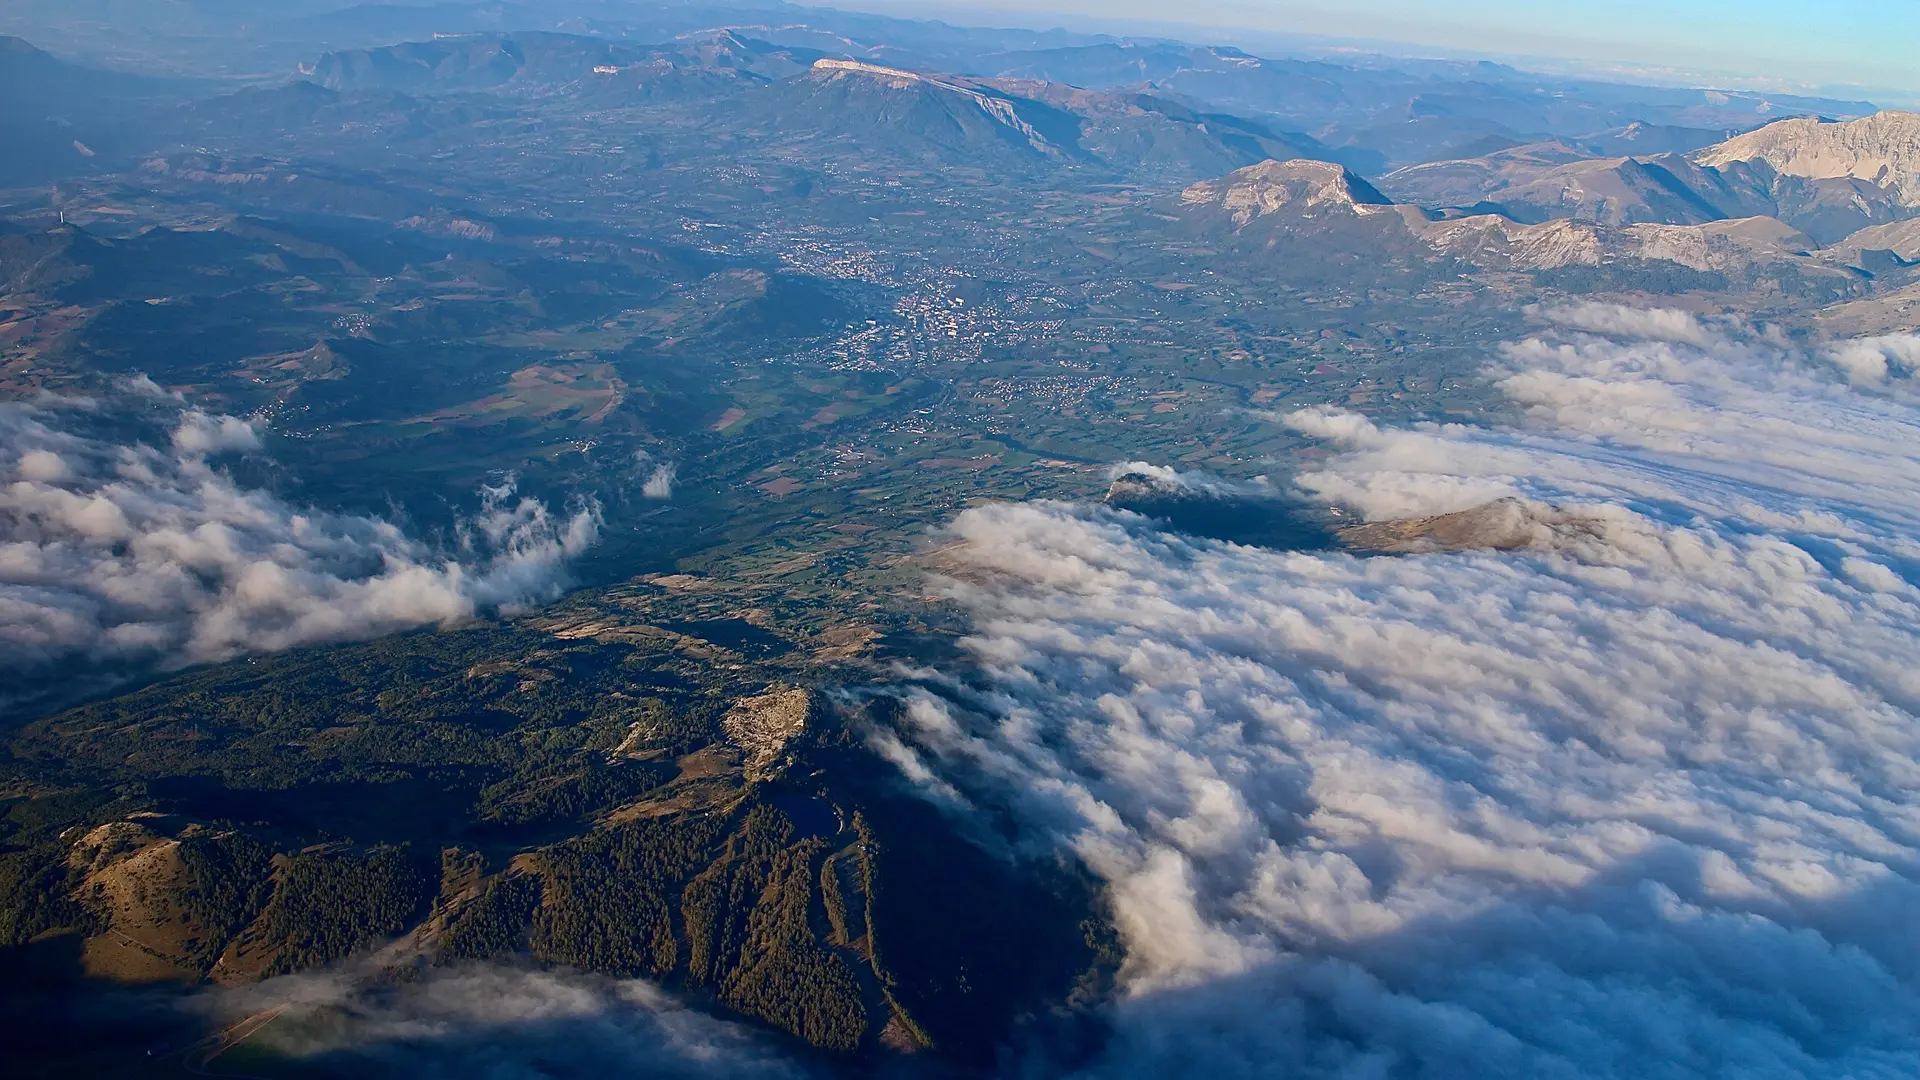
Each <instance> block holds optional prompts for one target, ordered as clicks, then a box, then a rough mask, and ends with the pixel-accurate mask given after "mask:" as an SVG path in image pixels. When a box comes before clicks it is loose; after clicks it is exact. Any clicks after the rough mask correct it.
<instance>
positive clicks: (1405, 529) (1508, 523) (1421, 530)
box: [1335, 499, 1603, 555]
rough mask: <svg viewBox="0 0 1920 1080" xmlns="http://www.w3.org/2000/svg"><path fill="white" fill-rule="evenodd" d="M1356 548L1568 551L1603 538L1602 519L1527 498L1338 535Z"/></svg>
mask: <svg viewBox="0 0 1920 1080" xmlns="http://www.w3.org/2000/svg"><path fill="white" fill-rule="evenodd" d="M1335 535H1336V537H1337V539H1338V540H1339V541H1340V543H1341V544H1342V545H1344V546H1345V547H1348V548H1351V549H1353V550H1355V551H1365V552H1372V553H1376V554H1388V555H1418V554H1427V553H1432V552H1441V551H1521V550H1541V551H1553V550H1565V549H1569V548H1574V547H1580V546H1588V545H1591V544H1594V543H1596V542H1603V541H1602V540H1601V536H1600V523H1599V522H1598V521H1595V520H1593V519H1591V518H1586V517H1583V516H1581V515H1579V514H1577V513H1572V512H1569V511H1565V510H1561V509H1559V508H1557V507H1551V506H1545V505H1543V504H1540V503H1535V502H1528V501H1526V500H1523V499H1496V500H1495V501H1493V502H1490V503H1487V504H1486V505H1485V506H1476V507H1474V508H1473V509H1471V510H1461V511H1458V512H1456V513H1451V514H1438V515H1435V516H1433V517H1421V518H1403V519H1400V520H1397V521H1376V522H1370V523H1368V524H1366V525H1355V526H1352V527H1350V528H1346V529H1341V530H1340V531H1339V532H1338V533H1336V534H1335Z"/></svg>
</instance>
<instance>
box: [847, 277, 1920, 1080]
mask: <svg viewBox="0 0 1920 1080" xmlns="http://www.w3.org/2000/svg"><path fill="white" fill-rule="evenodd" d="M1538 314H1539V315H1540V317H1541V319H1542V321H1543V323H1545V324H1546V325H1545V326H1544V328H1543V329H1542V330H1541V331H1540V332H1539V333H1537V334H1536V335H1534V336H1532V337H1530V338H1529V339H1527V340H1525V341H1521V342H1518V343H1516V344H1512V345H1510V346H1508V347H1506V348H1505V349H1504V350H1502V351H1501V353H1500V355H1499V357H1498V359H1497V361H1496V371H1495V373H1494V374H1495V379H1496V381H1497V385H1498V387H1499V389H1500V391H1501V392H1502V393H1503V394H1504V395H1505V397H1506V398H1507V399H1508V401H1509V402H1510V403H1511V404H1512V405H1513V406H1514V409H1513V411H1512V415H1513V416H1514V417H1516V419H1514V420H1512V421H1511V422H1509V423H1505V424H1502V425H1499V426H1495V427H1478V426H1457V425H1438V424H1433V425H1419V426H1414V427H1410V428H1389V427H1382V426H1379V425H1377V424H1375V423H1373V422H1371V421H1369V420H1367V419H1366V418H1364V417H1361V416H1358V415H1355V414H1351V413H1347V412H1341V411H1338V410H1332V409H1313V410H1306V411H1300V412H1294V413H1290V414H1286V415H1279V416H1275V417H1273V419H1274V420H1275V421H1276V422H1278V423H1283V424H1287V425H1289V426H1291V427H1293V428H1295V429H1297V430H1299V431H1301V432H1304V433H1307V434H1309V435H1311V436H1313V437H1316V438H1318V439H1321V440H1324V441H1325V442H1326V444H1327V445H1328V446H1329V447H1330V448H1331V449H1333V450H1334V451H1335V453H1334V454H1333V456H1332V457H1330V458H1329V459H1326V460H1325V461H1324V462H1323V463H1322V464H1321V465H1320V466H1319V467H1317V468H1315V469H1314V470H1313V471H1311V472H1308V473H1305V474H1303V475H1301V476H1299V477H1298V478H1297V484H1298V487H1299V488H1300V490H1301V491H1302V492H1303V493H1304V494H1306V495H1308V496H1309V497H1311V498H1313V499H1315V500H1318V501H1320V502H1322V503H1324V504H1330V505H1333V506H1337V507H1339V508H1341V509H1342V510H1343V511H1345V512H1346V513H1347V514H1348V515H1349V518H1350V519H1352V518H1365V519H1368V520H1387V519H1398V518H1406V517H1417V516H1422V515H1433V514H1441V513H1448V512H1453V511H1459V510H1465V509H1470V508H1473V507H1476V506H1480V505H1484V504H1486V503H1488V502H1489V501H1491V500H1495V499H1513V500H1518V501H1519V502H1520V503H1521V504H1522V505H1524V506H1527V507H1530V508H1533V510H1534V511H1535V512H1536V513H1535V517H1536V520H1537V521H1539V522H1540V523H1541V525H1540V527H1539V529H1538V530H1537V532H1536V534H1535V538H1534V542H1533V543H1532V544H1531V545H1530V546H1528V547H1526V548H1524V549H1522V550H1519V551H1513V552H1505V553H1490V552H1442V553H1434V554H1427V555H1414V556H1401V557H1361V556H1357V555H1349V554H1343V553H1328V552H1300V551H1282V550H1271V549H1263V548H1255V547H1241V546H1234V545H1230V544H1225V543H1220V542H1216V541H1208V540H1199V539H1193V538H1186V537H1181V536H1176V535H1172V534H1169V533H1167V532H1165V531H1162V530H1160V529H1157V528H1154V527H1153V526H1152V525H1151V523H1149V522H1147V521H1146V520H1145V519H1142V518H1138V517H1135V516H1131V515H1126V514H1122V513H1116V512H1114V511H1112V510H1108V509H1106V508H1097V507H1086V506H1071V505H1063V504H1025V505H996V506H984V507H979V508H975V509H971V510H968V511H966V512H965V513H964V514H962V515H961V516H960V517H959V518H958V520H957V521H955V522H954V524H953V525H952V527H951V536H952V538H953V539H955V540H957V541H959V543H957V544H956V545H955V546H954V547H953V548H952V549H951V550H950V551H949V552H948V553H947V555H946V558H947V559H949V560H951V561H950V563H949V565H951V566H953V568H954V570H953V573H952V575H951V579H950V580H949V581H948V582H947V583H946V585H945V588H946V590H947V591H948V593H949V594H950V595H951V596H952V597H953V598H954V599H956V600H957V601H958V602H960V603H961V604H963V605H964V606H965V607H966V608H967V609H968V610H969V611H970V612H971V614H972V617H973V620H974V626H975V631H974V634H973V636H972V637H971V638H969V639H968V640H967V642H966V645H967V648H968V649H969V650H970V651H971V653H972V655H973V657H974V658H975V659H976V660H977V662H978V664H977V668H978V670H977V672H976V673H975V674H974V675H973V676H971V677H967V678H958V677H955V676H953V675H951V674H945V675H942V674H938V673H933V672H923V673H921V676H922V678H921V687H922V689H920V690H919V691H918V692H916V693H915V694H914V695H913V696H912V698H911V700H910V702H909V705H908V708H907V709H906V718H905V720H904V721H903V722H902V724H901V726H900V727H899V729H898V730H897V731H891V732H887V733H885V734H882V735H878V736H876V739H877V745H878V746H879V748H880V749H881V750H882V751H883V752H885V753H886V754H887V755H889V756H890V757H892V758H893V759H894V760H895V761H897V762H898V763H899V764H900V765H901V766H902V768H903V771H904V772H905V773H906V774H907V775H908V776H910V777H911V778H913V779H915V780H916V781H918V782H919V783H921V784H922V785H924V786H925V787H926V788H927V790H928V791H929V793H930V797H933V798H937V799H940V800H942V801H945V802H947V803H949V804H952V805H954V806H956V807H957V808H960V809H961V810H963V811H964V808H965V806H966V805H967V804H968V803H969V801H971V802H973V803H986V802H991V803H993V804H996V805H1008V806H1011V807H1013V808H1014V809H1015V811H1016V815H1017V817H1018V819H1019V820H1020V821H1021V822H1023V823H1024V826H1025V827H1026V838H1027V842H1028V843H1031V844H1034V845H1037V846H1040V847H1046V846H1048V845H1061V846H1065V847H1068V848H1071V850H1073V851H1074V852H1076V853H1077V854H1078V855H1079V856H1080V857H1081V858H1082V859H1083V860H1084V861H1085V862H1086V864H1087V865H1089V866H1090V867H1091V868H1092V869H1093V870H1094V871H1095V872H1097V873H1098V874H1099V875H1101V876H1102V877H1103V878H1104V879H1105V880H1106V881H1107V882H1108V883H1109V884H1110V891H1111V896H1112V902H1113V912H1114V916H1115V918H1116V921H1117V924H1118V928H1119V930H1120V932H1121V934H1122V936H1123V939H1124V943H1125V946H1126V956H1127V959H1126V965H1125V969H1124V971H1123V973H1122V982H1123V986H1124V993H1123V997H1122V1000H1120V1001H1119V1002H1117V1003H1116V1004H1115V1005H1114V1007H1113V1011H1112V1020H1113V1025H1114V1033H1115V1034H1114V1043H1113V1045H1112V1046H1111V1047H1110V1049H1109V1051H1108V1052H1107V1053H1106V1054H1105V1055H1104V1057H1103V1058H1102V1059H1101V1060H1100V1061H1099V1062H1098V1063H1097V1064H1095V1065H1093V1066H1090V1067H1085V1068H1084V1071H1085V1072H1086V1073H1087V1074H1090V1075H1095V1076H1114V1077H1129V1076H1153V1077H1156V1078H1166V1077H1185V1076H1196V1077H1198V1076H1204V1077H1207V1078H1208V1080H1226V1078H1231V1077H1242V1076H1245V1077H1256V1076H1257V1077H1272V1076H1286V1077H1297V1078H1314V1077H1342V1078H1348V1077H1351V1078H1361V1077H1368V1078H1371V1077H1418V1078H1453V1077H1462V1078H1464V1077H1474V1078H1486V1077H1516V1078H1517V1077H1524V1078H1528V1080H1554V1078H1567V1080H1573V1078H1606V1077H1622V1078H1625V1077H1632V1078H1652V1077H1676V1078H1678V1077H1743V1078H1764V1077H1820V1076H1831V1077H1842V1076H1845V1077H1855V1078H1868V1077H1887V1078H1893V1077H1912V1076H1916V1075H1920V919H1916V918H1915V915H1914V913H1915V912H1916V911H1920V664H1917V663H1916V662H1915V661H1916V658H1920V539H1916V538H1920V395H1916V393H1915V380H1914V377H1913V376H1914V373H1915V366H1916V363H1920V339H1915V338H1911V337H1892V338H1879V339H1871V340H1864V341H1853V342H1847V343H1843V344H1839V345H1834V346H1802V345H1796V344H1794V343H1792V342H1790V341H1788V340H1787V339H1786V338H1784V337H1782V336H1781V335H1779V334H1777V333H1774V332H1772V331H1770V330H1767V329H1765V328H1758V327H1753V326H1749V325H1746V324H1744V323H1740V322H1737V321H1732V320H1708V319H1702V318H1697V317H1694V316H1691V315H1687V314H1684V313H1680V312H1672V311H1655V312H1644V311H1635V310H1630V309H1624V308H1618V307H1607V306H1598V305H1593V306H1585V307H1579V308H1572V309H1564V310H1557V311H1545V312H1540V313H1538ZM1568 522H1574V523H1577V527H1567V526H1566V523H1568Z"/></svg>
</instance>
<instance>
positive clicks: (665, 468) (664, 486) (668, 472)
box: [640, 465, 674, 499]
mask: <svg viewBox="0 0 1920 1080" xmlns="http://www.w3.org/2000/svg"><path fill="white" fill-rule="evenodd" d="M673 478H674V467H673V466H672V465H659V466H656V467H655V468H654V470H653V472H652V473H650V474H649V475H648V476H647V482H646V483H645V484H643V485H641V488H640V494H642V495H644V496H645V497H647V498H649V499H671V498H673Z"/></svg>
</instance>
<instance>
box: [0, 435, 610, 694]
mask: <svg viewBox="0 0 1920 1080" xmlns="http://www.w3.org/2000/svg"><path fill="white" fill-rule="evenodd" d="M143 409H145V410H146V411H144V412H140V413H139V414H138V415H133V414H110V413H108V412H103V411H101V410H100V409H98V408H88V409H74V408H68V407H64V405H63V403H61V402H58V401H49V402H41V403H37V404H20V403H15V404H7V405H0V670H6V671H11V672H14V673H32V672H43V671H46V670H48V669H50V668H52V667H53V666H54V665H58V664H62V663H63V662H71V661H78V662H83V663H90V664H103V665H109V666H116V665H117V666H120V667H126V666H133V665H158V666H161V667H172V666H180V665H184V664H191V663H197V662H202V661H209V660H219V659H224V658H227V657H231V656H234V655H237V654H239V653H243V652H258V651H272V650H278V649H285V648H290V647H292V646H295V645H303V644H310V643H314V642H325V641H340V640H348V639H358V638H367V637H373V636H376V635H379V634H384V633H389V632H392V631H395V630H402V629H407V628H410V627H416V626H423V625H430V624H435V623H447V622H452V621H456V620H460V619H464V618H468V617H471V616H473V615H475V614H479V613H482V612H487V611H495V610H507V611H511V610H514V609H516V608H519V607H522V606H525V605H530V604H534V603H538V602H541V601H543V600H546V599H550V598H552V597H553V596H555V595H557V593H558V591H559V589H560V588H561V586H562V585H563V583H564V578H565V567H566V563H567V560H569V559H570V558H572V557H574V556H576V555H578V554H580V553H581V552H583V551H584V550H585V549H586V548H587V547H588V546H590V545H591V544H592V543H593V542H594V540H595V537H596V535H597V531H598V528H599V515H598V512H597V510H595V509H593V508H591V507H585V508H581V509H579V510H577V511H575V512H573V513H570V514H568V515H565V516H556V515H553V514H552V513H551V512H550V511H549V509H548V508H547V507H546V506H545V505H543V504H541V503H540V502H538V501H537V500H531V499H524V498H518V497H516V496H515V495H514V493H513V491H512V488H511V486H510V485H508V486H504V487H500V488H497V489H493V490H489V491H487V492H485V493H484V503H483V507H482V511H481V513H480V514H479V515H478V516H477V517H475V518H474V519H473V520H472V521H471V522H470V523H469V525H468V527H467V528H466V529H465V530H464V534H463V537H462V542H461V544H460V545H459V546H460V550H459V551H456V552H452V553H441V552H437V551H435V550H433V549H431V548H429V547H428V546H426V545H424V544H422V543H420V542H418V541H416V540H414V539H411V538H409V537H407V536H406V535H405V534H404V533H403V532H402V531H401V530H400V529H399V528H397V527H395V526H394V525H392V524H390V523H387V522H383V521H379V520H375V519H372V518H365V517H354V516H347V515H338V514H327V513H320V512H314V511H310V510H305V509H302V508H299V507H296V506H293V505H290V504H288V503H286V502H284V501H282V500H280V499H278V498H276V497H274V496H272V495H271V494H268V493H266V492H262V491H256V490H249V489H246V488H243V487H241V486H239V485H237V484H236V483H235V482H234V481H233V480H232V479H231V478H230V476H229V475H228V474H227V473H226V472H225V471H223V470H222V469H221V468H220V467H219V466H218V464H217V462H216V461H215V460H214V457H215V455H218V454H222V453H232V452H245V451H251V450H256V449H258V448H259V446H260V440H259V435H258V433H257V432H256V431H255V430H254V428H253V426H252V425H251V424H249V423H247V422H246V421H244V420H241V419H238V418H236V417H231V416H214V415H210V414H207V413H204V412H201V411H199V410H194V409H181V408H179V407H178V406H176V405H173V404H170V403H166V402H165V401H164V400H163V401H161V402H160V403H157V404H156V403H148V404H146V405H144V406H143ZM153 410H158V412H157V413H156V412H154V411H153ZM130 430H132V431H136V432H143V433H144V434H145V436H147V437H143V438H132V439H128V438H127V436H126V434H125V433H126V432H128V431H130Z"/></svg>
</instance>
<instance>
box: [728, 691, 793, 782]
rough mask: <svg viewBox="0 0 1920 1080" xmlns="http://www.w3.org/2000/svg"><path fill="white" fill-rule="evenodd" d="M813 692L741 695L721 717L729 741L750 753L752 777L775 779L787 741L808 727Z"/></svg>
mask: <svg viewBox="0 0 1920 1080" xmlns="http://www.w3.org/2000/svg"><path fill="white" fill-rule="evenodd" d="M812 711H813V695H812V694H811V693H809V692H808V691H806V690H801V689H787V690H775V691H772V692H770V693H766V694H760V695H758V696H756V697H749V698H741V699H740V700H739V701H736V702H734V704H733V708H731V709H729V710H728V711H727V715H726V717H725V718H724V719H722V720H721V721H720V726H721V728H722V730H724V731H725V732H726V733H727V739H728V741H730V742H732V743H733V745H735V746H737V747H739V748H740V751H741V752H742V753H743V754H744V755H745V756H746V762H745V769H746V775H747V779H748V780H767V779H771V778H772V777H773V776H774V775H775V773H777V772H778V765H779V762H780V758H781V755H783V754H784V753H785V752H786V749H787V744H788V743H790V742H792V741H793V740H794V739H795V738H797V737H798V736H799V735H800V734H801V733H802V732H804V731H805V730H806V728H807V717H808V715H809V714H810V713H811V712H812Z"/></svg>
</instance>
